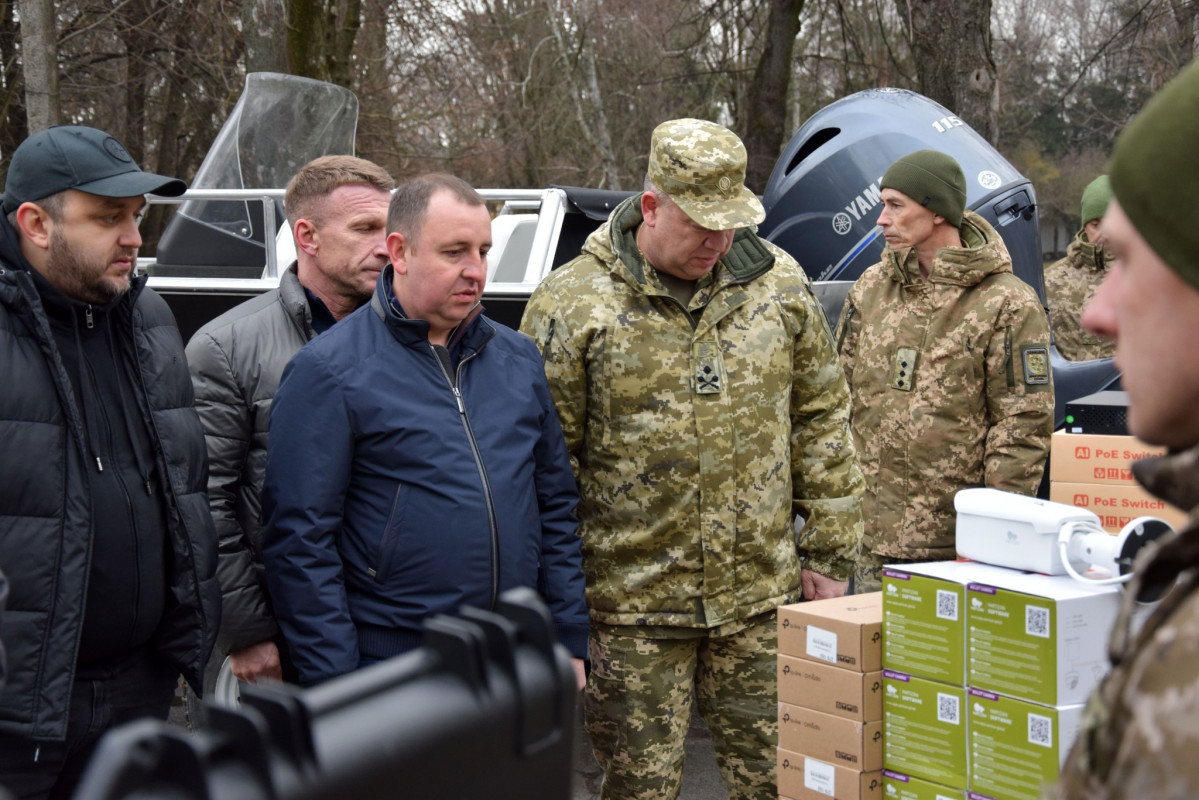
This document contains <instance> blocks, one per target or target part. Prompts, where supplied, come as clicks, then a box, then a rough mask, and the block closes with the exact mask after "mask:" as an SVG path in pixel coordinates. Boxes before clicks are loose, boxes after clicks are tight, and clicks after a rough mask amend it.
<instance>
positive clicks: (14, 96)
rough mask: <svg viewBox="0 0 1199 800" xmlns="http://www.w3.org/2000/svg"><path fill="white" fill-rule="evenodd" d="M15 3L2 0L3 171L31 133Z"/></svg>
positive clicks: (0, 145) (0, 165)
mask: <svg viewBox="0 0 1199 800" xmlns="http://www.w3.org/2000/svg"><path fill="white" fill-rule="evenodd" d="M14 8H15V3H13V2H12V1H11V0H0V70H2V71H0V172H4V173H7V172H8V159H9V158H10V157H11V156H12V151H13V150H16V149H17V145H19V144H20V143H21V142H23V141H24V140H25V138H26V137H27V136H28V135H29V120H28V119H26V117H25V100H24V94H23V91H22V88H23V87H22V84H21V67H20V61H19V60H18V58H17V50H18V47H17V45H18V40H19V38H20V36H21V31H20V27H19V26H18V25H17V20H16V17H15V16H14V14H13V11H14Z"/></svg>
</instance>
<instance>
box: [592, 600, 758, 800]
mask: <svg viewBox="0 0 1199 800" xmlns="http://www.w3.org/2000/svg"><path fill="white" fill-rule="evenodd" d="M775 617H776V615H775V613H774V612H773V611H772V612H769V613H767V614H763V615H761V616H758V617H754V618H753V619H752V620H748V621H747V622H746V623H745V624H742V625H738V626H737V630H736V631H735V632H732V633H727V634H724V635H711V634H709V635H700V636H696V637H693V638H682V639H646V638H638V637H633V636H624V635H619V634H617V633H616V632H615V631H614V629H613V628H611V627H609V626H606V625H601V624H598V623H596V622H594V621H593V622H592V623H591V674H590V676H589V677H588V680H587V690H586V692H587V693H586V699H585V710H586V722H587V733H588V735H589V736H590V738H591V745H592V748H593V749H594V751H595V758H596V761H598V762H599V765H600V767H601V768H602V769H603V771H604V781H603V788H602V789H601V792H600V797H601V798H603V800H635V799H644V800H649V799H650V798H653V800H658V799H659V798H663V799H665V800H672V798H675V797H678V794H679V787H680V783H681V780H682V775H683V744H684V741H685V739H686V737H687V727H688V723H689V721H690V718H691V697H692V693H693V692H694V696H695V698H696V702H697V704H698V709H699V714H700V716H701V717H702V718H703V720H704V722H706V723H707V725H708V729H709V731H710V732H711V735H712V743H713V744H714V745H715V748H716V760H717V766H718V767H719V769H720V774H721V776H722V777H723V778H724V782H725V784H726V785H727V786H728V787H729V797H730V798H732V800H741V798H755V800H775V798H777V796H778V795H777V790H776V788H775V775H774V773H775V748H776V747H777V745H778V685H777V673H776V662H777V651H778V631H777V628H776V622H775ZM713 633H718V634H719V633H721V631H720V630H719V629H716V630H715V631H713Z"/></svg>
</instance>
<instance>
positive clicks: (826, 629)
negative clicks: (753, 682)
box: [778, 592, 883, 672]
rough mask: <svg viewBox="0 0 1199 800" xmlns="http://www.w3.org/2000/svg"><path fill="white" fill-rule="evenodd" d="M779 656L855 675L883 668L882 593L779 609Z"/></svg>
mask: <svg viewBox="0 0 1199 800" xmlns="http://www.w3.org/2000/svg"><path fill="white" fill-rule="evenodd" d="M778 625H779V653H780V654H782V655H788V656H794V657H795V658H806V659H809V660H811V661H820V662H823V663H825V664H834V665H836V666H839V667H842V668H844V669H852V670H856V671H857V672H877V671H878V670H880V669H882V666H883V648H882V638H883V595H882V592H870V593H868V594H855V595H847V596H845V597H834V598H830V599H828V600H815V601H812V602H807V603H795V604H794V605H789V606H781V607H780V608H779V610H778Z"/></svg>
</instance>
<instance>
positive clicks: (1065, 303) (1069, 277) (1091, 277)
mask: <svg viewBox="0 0 1199 800" xmlns="http://www.w3.org/2000/svg"><path fill="white" fill-rule="evenodd" d="M1106 262H1107V256H1106V254H1105V253H1104V249H1103V245H1101V244H1091V243H1090V242H1088V241H1087V237H1086V234H1085V233H1084V232H1083V231H1079V232H1078V234H1077V235H1076V236H1075V237H1074V240H1073V241H1072V242H1070V249H1069V250H1068V251H1066V257H1065V258H1063V259H1062V260H1061V261H1056V262H1054V263H1053V264H1051V265H1050V267H1049V269H1047V270H1045V299H1046V300H1048V301H1049V323H1050V324H1051V325H1052V326H1053V338H1054V341H1055V342H1056V343H1057V349H1058V352H1059V353H1061V354H1062V356H1063V357H1064V358H1067V359H1069V360H1070V361H1088V360H1090V359H1092V358H1111V357H1112V356H1113V355H1115V352H1116V345H1115V343H1114V342H1110V341H1106V340H1104V339H1100V338H1099V337H1098V336H1095V335H1094V334H1091V333H1088V332H1087V331H1086V330H1085V329H1084V328H1083V327H1082V322H1081V321H1080V319H1079V318H1080V317H1081V316H1082V310H1083V309H1084V308H1086V307H1087V303H1089V302H1091V297H1093V296H1094V294H1095V290H1096V289H1098V288H1099V284H1100V283H1101V282H1102V281H1103V276H1104V275H1105V274H1106V269H1107V266H1106Z"/></svg>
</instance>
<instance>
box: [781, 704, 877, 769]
mask: <svg viewBox="0 0 1199 800" xmlns="http://www.w3.org/2000/svg"><path fill="white" fill-rule="evenodd" d="M779 747H781V748H783V749H784V750H790V751H791V752H793V753H802V754H803V755H805V756H812V757H813V758H818V759H820V760H821V761H827V762H828V763H830V764H837V765H838V766H842V767H846V768H847V769H856V770H859V771H861V772H872V771H874V770H877V769H882V767H883V721H882V720H881V719H875V720H870V721H868V722H860V721H858V720H852V719H845V718H844V717H835V716H833V715H832V714H825V713H823V712H821V711H813V710H812V709H810V708H804V707H803V706H796V705H791V704H790V703H779Z"/></svg>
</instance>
